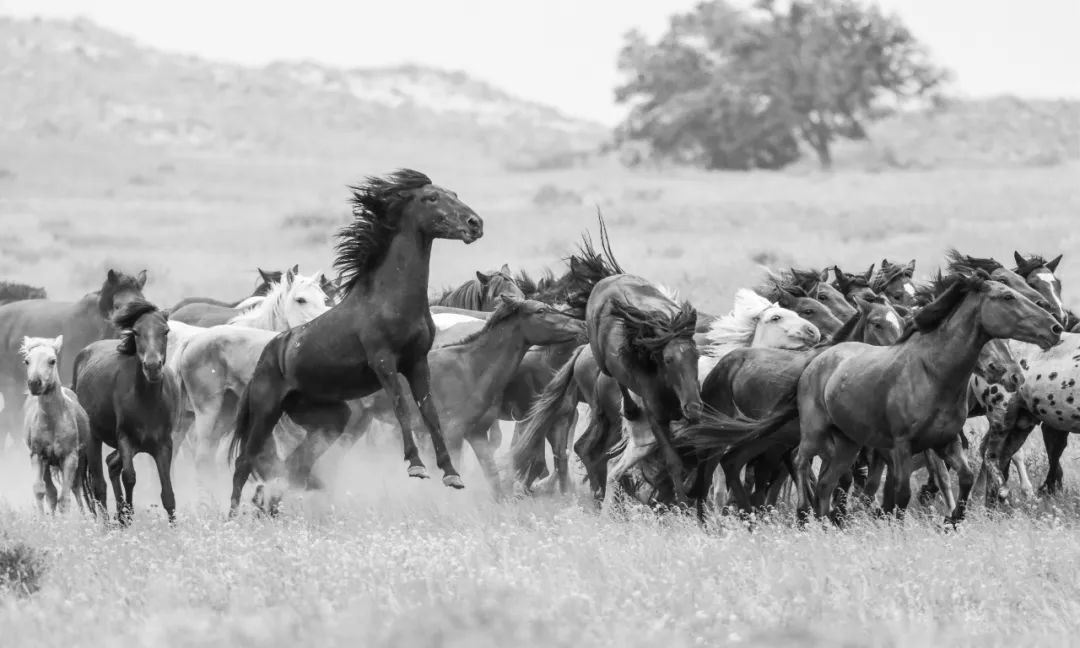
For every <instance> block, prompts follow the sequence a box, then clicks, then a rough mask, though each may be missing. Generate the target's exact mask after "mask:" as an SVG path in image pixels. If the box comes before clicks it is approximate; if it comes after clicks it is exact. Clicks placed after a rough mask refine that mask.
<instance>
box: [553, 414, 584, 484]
mask: <svg viewBox="0 0 1080 648" xmlns="http://www.w3.org/2000/svg"><path fill="white" fill-rule="evenodd" d="M577 422H578V412H577V408H576V407H575V408H574V409H573V411H572V412H571V414H570V416H568V417H567V419H566V424H565V425H560V426H558V427H557V428H555V429H553V430H551V431H550V432H549V433H548V443H549V444H550V445H551V456H552V463H554V464H555V475H556V477H557V478H558V480H559V492H560V493H562V494H563V495H566V494H567V493H569V492H570V462H569V457H568V454H569V446H570V439H572V438H573V436H574V430H575V429H577Z"/></svg>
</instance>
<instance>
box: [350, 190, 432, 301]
mask: <svg viewBox="0 0 1080 648" xmlns="http://www.w3.org/2000/svg"><path fill="white" fill-rule="evenodd" d="M429 184H431V179H430V178H428V177H427V176H426V175H424V174H423V173H420V172H419V171H413V170H412V169H398V170H397V171H395V172H393V173H391V174H390V175H388V176H386V177H381V178H380V177H377V176H368V177H367V178H365V179H364V182H363V183H362V184H359V185H356V186H350V187H349V189H350V190H351V191H352V198H351V202H352V208H353V221H352V222H351V223H349V224H348V225H346V226H345V227H342V228H341V229H340V230H338V233H337V239H338V241H337V245H336V246H335V248H334V249H335V251H336V252H337V258H335V259H334V268H336V269H337V271H338V285H339V286H341V287H342V288H343V289H344V291H345V293H346V294H348V293H349V292H350V291H351V290H352V288H353V286H354V285H355V284H356V281H357V280H358V279H359V278H360V277H362V276H364V274H365V273H367V272H369V271H370V270H372V269H373V268H375V267H376V266H377V265H378V264H379V263H380V262H381V261H382V259H383V256H384V255H385V254H386V251H387V249H388V248H389V244H390V239H391V238H392V237H393V234H394V232H396V231H397V227H398V220H399V219H400V217H401V212H402V210H403V209H404V208H405V205H407V204H408V202H409V200H410V199H411V198H410V197H408V196H405V195H403V194H404V192H406V191H412V190H414V189H419V188H421V187H424V186H427V185H429Z"/></svg>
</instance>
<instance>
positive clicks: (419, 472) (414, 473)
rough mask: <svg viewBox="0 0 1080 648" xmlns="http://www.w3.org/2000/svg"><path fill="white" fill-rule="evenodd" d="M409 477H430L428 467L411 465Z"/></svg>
mask: <svg viewBox="0 0 1080 648" xmlns="http://www.w3.org/2000/svg"><path fill="white" fill-rule="evenodd" d="M409 477H416V478H417V479H428V478H429V477H430V475H428V474H427V468H425V467H423V466H409Z"/></svg>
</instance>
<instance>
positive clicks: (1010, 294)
mask: <svg viewBox="0 0 1080 648" xmlns="http://www.w3.org/2000/svg"><path fill="white" fill-rule="evenodd" d="M1015 299H1016V296H1015V295H1013V294H1012V293H1008V294H1006V295H1005V301H1013V300H1015Z"/></svg>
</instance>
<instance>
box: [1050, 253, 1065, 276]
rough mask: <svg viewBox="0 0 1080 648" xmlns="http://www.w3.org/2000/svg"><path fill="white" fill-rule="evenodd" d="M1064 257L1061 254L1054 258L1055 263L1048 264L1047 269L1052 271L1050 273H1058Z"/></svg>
mask: <svg viewBox="0 0 1080 648" xmlns="http://www.w3.org/2000/svg"><path fill="white" fill-rule="evenodd" d="M1062 256H1064V255H1062V254H1059V255H1057V257H1055V258H1054V260H1053V261H1051V262H1050V263H1047V264H1046V267H1047V268H1049V269H1050V272H1057V267H1058V264H1059V263H1061V257H1062Z"/></svg>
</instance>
